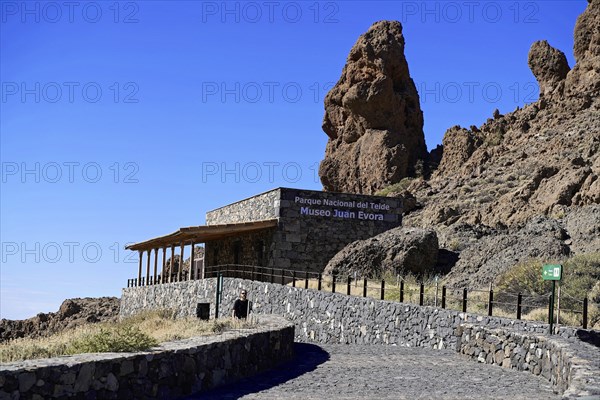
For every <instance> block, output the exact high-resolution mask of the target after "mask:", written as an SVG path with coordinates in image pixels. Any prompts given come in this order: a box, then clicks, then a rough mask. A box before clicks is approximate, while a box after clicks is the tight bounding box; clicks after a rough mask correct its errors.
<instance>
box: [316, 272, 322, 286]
mask: <svg viewBox="0 0 600 400" xmlns="http://www.w3.org/2000/svg"><path fill="white" fill-rule="evenodd" d="M322 283H323V275H322V274H321V273H319V283H318V289H317V290H321V284H322Z"/></svg>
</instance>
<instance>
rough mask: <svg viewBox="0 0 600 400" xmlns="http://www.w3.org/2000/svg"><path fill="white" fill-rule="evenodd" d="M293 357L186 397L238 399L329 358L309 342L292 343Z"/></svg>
mask: <svg viewBox="0 0 600 400" xmlns="http://www.w3.org/2000/svg"><path fill="white" fill-rule="evenodd" d="M294 354H295V355H294V358H293V359H292V360H290V361H288V362H286V363H283V364H280V365H278V366H277V367H276V368H275V369H274V370H270V371H266V372H263V373H260V374H258V375H255V376H252V377H249V378H244V379H242V380H239V381H237V382H235V383H230V384H226V385H225V386H222V387H219V388H216V389H212V390H209V391H206V392H202V393H198V394H195V395H191V396H189V397H186V398H185V400H195V399H238V398H240V397H242V396H245V395H247V394H251V393H257V392H260V391H262V390H266V389H270V388H272V387H275V386H277V385H280V384H282V383H284V382H287V381H289V380H291V379H294V378H297V377H299V376H301V375H303V374H305V373H307V372H310V371H313V370H315V369H316V368H317V366H319V365H320V364H323V363H324V362H326V361H327V360H329V353H327V352H326V351H325V350H323V349H322V348H320V347H319V346H316V345H314V344H309V343H294Z"/></svg>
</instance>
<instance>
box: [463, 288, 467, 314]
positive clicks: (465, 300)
mask: <svg viewBox="0 0 600 400" xmlns="http://www.w3.org/2000/svg"><path fill="white" fill-rule="evenodd" d="M462 303H463V304H462V306H463V307H462V310H463V312H467V288H464V289H463V298H462Z"/></svg>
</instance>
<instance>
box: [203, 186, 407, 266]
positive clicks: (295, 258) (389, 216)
mask: <svg viewBox="0 0 600 400" xmlns="http://www.w3.org/2000/svg"><path fill="white" fill-rule="evenodd" d="M273 218H278V219H279V226H278V228H277V229H275V230H272V231H269V233H271V234H272V235H271V238H272V240H269V246H267V248H266V252H265V254H264V259H265V266H267V267H271V268H277V269H279V268H283V269H293V270H296V271H306V270H309V271H312V272H323V270H324V269H325V266H326V265H327V263H328V262H329V260H330V259H331V258H332V257H333V256H334V255H335V254H336V253H337V252H338V251H340V250H341V249H342V248H344V247H345V246H346V245H347V244H349V243H351V242H354V241H356V240H363V239H367V238H370V237H373V236H375V235H377V234H380V233H382V232H385V231H387V230H389V229H392V228H395V227H397V226H400V225H401V224H402V199H400V198H395V197H378V196H366V195H357V194H348V193H331V192H321V191H315V190H300V189H290V188H278V189H274V190H271V191H269V192H266V193H262V194H259V195H257V196H254V197H250V198H248V199H245V200H241V201H238V202H236V203H233V204H230V205H227V206H224V207H221V208H218V209H216V210H213V211H209V212H208V213H206V224H207V225H215V224H233V223H241V222H250V221H261V220H267V219H273ZM232 240H234V239H226V240H223V241H214V242H210V243H207V246H206V247H207V257H208V258H207V262H208V264H207V265H216V264H228V263H233V262H232V261H227V260H231V259H232V258H233V256H232V254H233V253H232V248H231V247H232V246H231V241H232ZM215 248H218V254H219V255H218V257H214V256H213V252H214V250H211V249H215ZM230 253H231V254H230ZM248 260H249V261H251V259H250V258H248ZM247 264H251V263H247Z"/></svg>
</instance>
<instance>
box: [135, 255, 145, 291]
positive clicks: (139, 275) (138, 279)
mask: <svg viewBox="0 0 600 400" xmlns="http://www.w3.org/2000/svg"><path fill="white" fill-rule="evenodd" d="M138 253H139V255H140V265H139V268H138V277H137V282H136V283H138V284H139V283H140V282H141V281H142V258H143V257H144V252H143V251H141V250H140V251H139V252H138ZM136 286H137V285H136Z"/></svg>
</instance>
